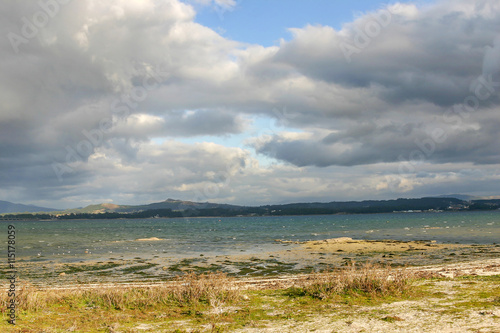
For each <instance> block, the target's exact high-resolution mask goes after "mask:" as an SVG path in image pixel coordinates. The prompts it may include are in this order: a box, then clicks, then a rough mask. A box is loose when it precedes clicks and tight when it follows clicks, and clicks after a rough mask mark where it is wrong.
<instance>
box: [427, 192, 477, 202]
mask: <svg viewBox="0 0 500 333" xmlns="http://www.w3.org/2000/svg"><path fill="white" fill-rule="evenodd" d="M434 198H455V199H459V200H463V201H471V200H481V199H482V197H476V196H473V195H467V194H443V195H439V196H437V197H434Z"/></svg>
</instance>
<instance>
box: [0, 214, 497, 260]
mask: <svg viewBox="0 0 500 333" xmlns="http://www.w3.org/2000/svg"><path fill="white" fill-rule="evenodd" d="M8 224H13V225H14V226H15V228H16V230H17V234H16V237H17V238H16V251H17V254H16V256H17V258H18V259H20V260H26V261H46V260H54V261H61V262H76V261H82V260H105V259H116V258H134V257H141V258H145V257H169V258H180V257H186V258H187V257H192V256H200V255H203V256H210V255H234V254H242V253H246V254H251V253H261V252H265V251H273V250H280V249H282V246H283V244H282V243H280V242H276V240H286V241H308V240H319V239H327V238H336V237H352V238H353V239H367V240H377V239H394V240H402V241H408V240H434V241H437V242H438V243H461V244H493V243H497V242H500V211H487V212H484V211H482V212H442V213H388V214H352V215H321V216H276V217H269V216H266V217H227V218H172V219H167V218H152V219H117V220H55V221H10V222H2V223H1V224H0V225H3V226H4V229H5V242H4V243H5V247H6V246H7V225H8ZM153 237H156V238H159V239H160V240H139V239H148V238H153Z"/></svg>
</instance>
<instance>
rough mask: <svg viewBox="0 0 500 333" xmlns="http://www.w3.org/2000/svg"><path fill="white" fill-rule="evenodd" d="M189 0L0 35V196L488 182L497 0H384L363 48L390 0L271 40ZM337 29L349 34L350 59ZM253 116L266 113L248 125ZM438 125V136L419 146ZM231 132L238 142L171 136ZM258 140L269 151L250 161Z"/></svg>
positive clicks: (117, 5) (499, 102)
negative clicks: (26, 34)
mask: <svg viewBox="0 0 500 333" xmlns="http://www.w3.org/2000/svg"><path fill="white" fill-rule="evenodd" d="M198 2H199V3H200V4H201V5H204V6H215V7H214V8H219V9H220V10H226V11H229V10H231V9H232V8H235V6H237V2H236V1H234V0H214V1H211V0H199V1H198ZM188 3H189V2H188ZM191 4H193V2H191ZM195 8H196V7H193V6H191V5H189V4H186V3H183V2H180V1H177V0H162V1H153V0H145V1H129V0H114V1H110V2H106V3H103V2H99V1H96V0H82V1H73V2H70V3H69V4H67V5H65V6H60V10H59V12H58V13H57V15H54V17H51V19H50V21H49V22H48V23H47V24H46V25H45V26H44V27H43V28H40V29H38V32H37V34H36V36H34V37H32V38H31V37H30V38H29V39H28V40H27V42H23V43H21V44H19V45H18V49H19V52H18V53H16V52H15V49H14V48H13V47H12V45H11V43H10V41H9V39H8V38H3V39H1V40H0V55H1V57H2V62H1V63H0V72H1V73H2V76H1V77H0V98H1V99H2V105H1V106H0V149H1V150H0V151H1V155H0V161H1V163H0V187H1V188H2V189H3V191H4V192H0V199H9V194H8V193H10V192H8V191H12V193H16V194H15V197H16V198H18V200H19V201H25V200H24V199H23V198H25V199H26V200H31V201H33V200H35V199H36V198H37V197H39V196H40V195H41V193H50V196H51V197H52V198H53V200H54V202H63V201H62V200H63V199H62V198H64V197H66V198H72V199H71V200H74V201H73V202H75V203H76V202H77V201H78V200H82V202H83V200H91V199H92V198H96V199H95V200H96V201H99V198H102V199H106V200H108V199H110V198H116V201H119V199H122V200H126V201H127V202H128V203H131V202H133V201H134V200H137V201H141V202H147V201H154V200H159V199H163V198H165V197H168V196H170V197H179V198H183V199H190V198H189V197H190V196H192V195H194V194H193V193H203V191H205V189H206V188H210V186H212V185H213V184H216V185H213V186H215V187H214V188H212V189H211V190H212V191H214V192H213V193H215V192H216V195H212V194H211V195H212V196H211V197H210V198H208V199H213V200H219V201H231V202H234V203H266V201H267V202H283V201H290V200H294V201H296V200H309V199H310V200H322V198H324V199H326V200H329V199H330V198H331V199H337V200H340V199H342V196H344V197H345V198H346V199H356V198H357V199H361V198H368V197H391V196H394V193H403V194H405V195H420V194H423V195H425V194H426V193H433V194H438V193H437V192H439V191H438V189H439V186H446V187H452V188H455V189H456V191H453V192H460V191H467V190H468V189H469V188H471V184H477V188H479V189H484V191H486V192H488V191H489V192H493V191H494V189H493V185H494V184H497V185H498V172H497V166H498V163H500V155H499V154H498V146H499V144H500V136H499V134H498V126H499V125H500V122H499V118H498V112H499V111H500V109H499V107H500V99H499V98H498V91H499V89H500V88H499V86H498V85H497V83H499V82H500V63H499V60H498V59H500V57H499V54H500V52H499V45H500V42H499V38H500V37H499V35H498V31H500V23H499V22H500V19H499V18H500V5H499V4H498V2H497V1H493V0H491V1H479V0H477V1H470V0H467V1H466V0H460V1H455V0H454V1H451V0H450V1H448V0H445V1H439V2H437V3H436V4H429V5H426V6H415V5H408V4H400V3H398V4H394V5H390V6H389V7H387V10H388V12H390V17H386V18H388V21H384V22H383V23H384V24H382V23H379V24H380V25H381V27H380V31H379V32H378V33H377V34H375V33H373V31H372V37H370V41H369V43H368V44H367V45H366V46H363V47H358V46H359V45H358V46H356V38H360V37H359V36H358V35H359V31H360V30H361V31H363V30H364V29H365V30H366V29H368V28H369V27H370V26H369V25H370V24H372V25H373V24H374V23H373V22H378V21H376V19H375V18H376V17H377V15H379V16H380V15H381V14H383V13H385V9H380V10H379V11H375V12H373V13H367V14H366V15H362V16H360V17H357V18H356V19H355V20H353V22H351V23H348V24H346V25H344V26H343V27H342V29H341V30H335V29H333V28H331V27H328V26H305V27H303V28H294V29H292V30H291V31H292V33H293V38H292V39H291V40H290V41H284V40H282V41H281V43H280V45H279V46H273V47H267V48H266V47H263V46H259V45H246V44H243V43H239V42H238V41H232V40H228V39H226V38H224V37H223V36H221V35H219V34H218V33H217V32H215V31H213V30H211V29H209V28H207V27H204V26H202V25H200V24H198V23H196V22H195V21H194V19H195V16H196V11H195ZM40 10H41V9H40V7H39V6H38V4H37V2H34V1H33V2H3V3H1V4H0V22H1V23H0V35H3V36H7V35H8V34H9V33H11V32H14V33H16V34H22V30H23V21H22V20H21V18H22V17H27V18H28V19H31V18H32V17H33V14H34V13H36V12H38V11H40ZM379 18H380V17H379ZM374 20H375V21H374ZM370 22H372V23H370ZM385 23H387V24H385ZM372 28H373V27H372ZM365 33H366V31H365ZM375 35H376V36H375ZM358 41H359V40H358ZM342 43H350V45H354V46H355V47H357V52H355V53H353V54H352V55H351V62H350V63H349V62H347V61H346V58H345V54H344V52H343V51H342V48H341V47H340V46H339V45H341V44H342ZM481 75H483V76H482V77H481ZM488 75H491V77H488ZM481 78H482V79H484V80H490V81H491V82H490V85H488V86H487V87H485V88H483V89H482V90H480V91H481V92H482V93H483V94H485V93H487V92H488V91H490V92H491V93H490V96H488V97H487V98H484V99H481V100H480V101H479V104H478V106H477V108H476V109H474V110H473V111H463V110H465V109H464V108H463V107H464V105H465V104H464V103H466V102H467V101H470V99H469V100H468V99H467V98H468V97H471V96H472V97H474V96H475V95H474V94H475V93H474V89H476V88H477V82H479V81H478V79H481ZM471 84H475V85H473V86H471ZM471 87H473V88H472V90H471ZM485 89H486V90H485ZM488 89H489V90H488ZM491 89H493V90H491ZM450 108H451V109H450ZM449 110H452V111H451V112H450V111H449ZM460 110H462V111H461V113H460V112H459V111H460ZM248 119H273V120H274V122H275V123H276V125H275V126H272V125H270V126H269V128H268V129H260V130H259V129H257V130H256V129H255V128H252V126H250V125H249V124H248ZM108 120H109V121H110V124H112V128H111V129H109V130H106V131H104V130H103V124H104V123H106V121H108ZM274 122H273V121H270V124H272V123H274ZM437 130H441V131H442V132H444V134H446V139H444V140H442V141H440V142H434V144H430V145H429V141H428V140H429V138H433V135H434V134H433V133H436V131H437ZM88 133H93V135H94V139H95V138H98V139H99V140H96V142H97V141H98V142H97V143H92V145H91V149H90V151H89V152H88V154H85V156H81V158H80V159H79V161H78V163H75V164H71V166H72V167H73V166H74V169H72V171H71V172H67V173H66V174H65V175H64V179H63V182H62V183H61V182H59V181H58V179H57V177H56V175H55V174H54V171H53V169H52V164H53V163H54V162H58V163H61V164H62V165H65V164H66V163H67V160H68V156H69V154H70V153H69V151H70V150H71V149H72V150H74V151H77V150H78V147H79V145H82V144H85V142H87V141H89V140H90V139H89V137H88V135H87V134H88ZM235 134H237V135H238V136H241V137H242V138H243V139H242V140H241V141H242V142H243V144H242V146H241V147H229V144H227V146H224V145H216V144H214V143H210V142H202V143H198V144H186V143H180V142H178V141H175V140H179V138H191V140H192V141H191V142H193V141H196V139H197V138H200V137H202V136H203V138H204V140H205V139H207V138H208V139H210V137H217V142H220V141H221V138H224V137H230V136H231V135H235ZM154 138H162V139H163V140H165V143H164V144H163V145H157V144H155V143H154V141H152V140H153V139H154ZM214 141H215V139H214ZM229 141H230V140H228V142H229ZM434 141H436V140H434ZM232 142H234V141H232ZM248 142H252V143H253V145H254V148H255V150H254V149H252V147H248V146H245V145H244V144H247V143H248ZM82 147H83V146H82ZM422 147H423V148H422ZM68 149H69V150H68ZM426 149H427V150H426ZM415 150H417V151H418V150H420V151H421V153H424V154H425V159H424V161H423V163H421V164H418V167H415V168H414V169H415V171H413V172H408V173H405V174H404V175H401V174H400V173H399V172H398V167H400V164H399V163H400V158H401V157H403V158H404V159H406V160H409V161H410V162H414V161H411V159H412V157H411V156H412V153H413V152H414V151H415ZM255 152H257V153H260V154H262V155H261V156H267V157H270V158H271V159H272V161H274V163H269V165H267V164H266V165H267V166H266V167H264V166H259V163H258V160H257V158H260V156H258V157H257V158H256V157H255ZM415 156H416V155H415V154H414V156H413V157H415ZM227 166H230V171H229V174H230V178H231V182H230V184H226V185H224V186H222V185H221V182H222V183H224V182H225V181H223V180H221V179H217V175H218V174H219V173H224V172H226V171H227V170H226V167H227ZM464 166H466V167H464ZM385 167H387V168H390V170H388V171H384V168H385ZM440 168H441V169H440ZM466 169H467V170H469V169H473V170H478V171H477V172H473V173H470V172H465V171H463V170H466ZM373 170H376V173H374V171H373ZM447 170H448V171H447ZM449 170H453V171H449ZM450 172H452V173H450ZM419 173H420V174H419ZM386 176H391V177H393V178H392V179H393V180H394V182H395V184H396V183H397V184H396V186H392V185H390V184H389V183H390V182H389V181H387V179H386ZM453 182H454V183H455V184H456V185H453V184H454V183H453ZM211 184H212V185H211ZM492 184H493V185H492ZM207 186H208V187H207ZM216 189H217V190H216ZM461 189H462V190H461ZM392 191H395V192H392ZM426 191H427V192H426ZM478 191H479V190H478ZM447 192H451V191H447ZM165 193H170V194H169V195H165ZM332 193H340V194H339V195H338V196H336V194H332ZM58 200H61V201H58ZM64 204H68V205H69V203H67V202H66V203H64Z"/></svg>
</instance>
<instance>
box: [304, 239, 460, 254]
mask: <svg viewBox="0 0 500 333" xmlns="http://www.w3.org/2000/svg"><path fill="white" fill-rule="evenodd" d="M463 246H464V245H459V244H437V243H436V242H434V241H408V242H404V241H396V240H354V239H352V238H350V237H341V238H332V239H325V240H321V241H309V242H304V243H302V247H303V248H305V249H309V250H313V251H317V250H322V251H323V252H349V253H359V252H402V251H428V250H441V249H451V248H459V247H463Z"/></svg>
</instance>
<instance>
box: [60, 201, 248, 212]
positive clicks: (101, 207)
mask: <svg viewBox="0 0 500 333" xmlns="http://www.w3.org/2000/svg"><path fill="white" fill-rule="evenodd" d="M214 208H223V209H228V210H232V209H238V208H240V206H233V205H226V204H216V203H210V202H193V201H182V200H174V199H167V200H165V201H162V202H155V203H150V204H147V205H137V206H130V205H115V204H111V203H102V204H97V205H89V206H86V207H83V208H72V209H66V210H64V211H60V212H57V214H99V213H134V212H142V211H148V210H160V209H171V210H172V211H185V210H190V209H191V210H194V209H214Z"/></svg>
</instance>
